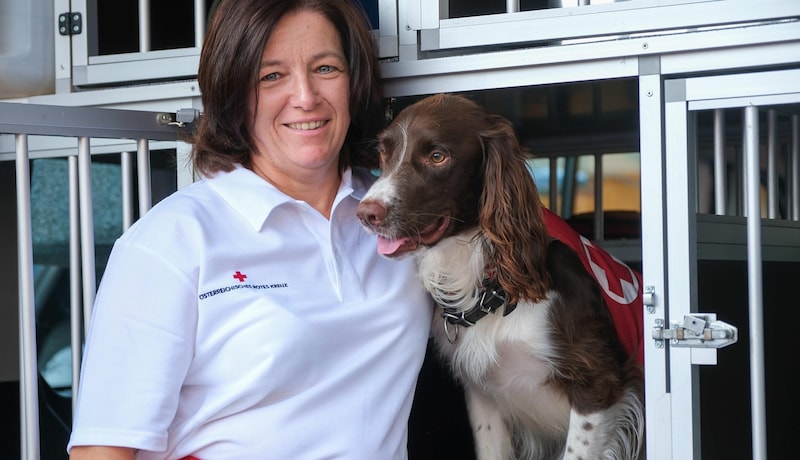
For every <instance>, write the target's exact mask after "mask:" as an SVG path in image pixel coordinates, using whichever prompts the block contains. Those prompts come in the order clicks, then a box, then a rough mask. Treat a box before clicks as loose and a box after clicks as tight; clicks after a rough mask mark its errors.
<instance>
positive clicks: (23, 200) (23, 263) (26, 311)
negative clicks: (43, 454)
mask: <svg viewBox="0 0 800 460" xmlns="http://www.w3.org/2000/svg"><path fill="white" fill-rule="evenodd" d="M15 141H16V151H17V164H16V166H17V168H16V180H17V239H18V241H17V253H18V255H17V267H18V270H19V368H20V369H19V390H20V449H21V452H22V458H24V459H26V460H38V458H39V391H38V388H39V387H38V371H37V368H36V367H37V366H36V348H37V347H36V311H35V310H36V303H35V301H34V292H33V280H34V279H33V235H32V224H31V173H30V164H29V160H28V136H27V135H25V134H17V135H16V136H15Z"/></svg>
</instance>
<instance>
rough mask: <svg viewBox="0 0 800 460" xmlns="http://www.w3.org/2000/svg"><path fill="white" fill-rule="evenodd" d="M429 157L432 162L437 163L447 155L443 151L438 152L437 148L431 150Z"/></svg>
mask: <svg viewBox="0 0 800 460" xmlns="http://www.w3.org/2000/svg"><path fill="white" fill-rule="evenodd" d="M430 158H431V162H432V163H434V164H439V163H441V162H443V161H444V160H446V159H447V155H445V154H444V153H443V152H440V151H439V150H434V151H433V152H431V157H430Z"/></svg>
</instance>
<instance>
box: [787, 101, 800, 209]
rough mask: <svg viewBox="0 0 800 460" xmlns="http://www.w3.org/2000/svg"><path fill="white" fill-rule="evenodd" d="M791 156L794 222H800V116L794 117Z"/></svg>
mask: <svg viewBox="0 0 800 460" xmlns="http://www.w3.org/2000/svg"><path fill="white" fill-rule="evenodd" d="M790 155H791V161H790V162H789V164H791V166H792V171H791V180H790V182H791V184H792V185H791V191H792V200H791V204H792V220H800V115H792V151H791V152H790Z"/></svg>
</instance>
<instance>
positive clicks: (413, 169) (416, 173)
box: [357, 94, 549, 300]
mask: <svg viewBox="0 0 800 460" xmlns="http://www.w3.org/2000/svg"><path fill="white" fill-rule="evenodd" d="M378 141H379V142H378V150H379V152H380V155H381V160H380V161H381V177H380V178H379V179H378V180H377V181H376V182H375V184H374V185H373V186H372V187H371V188H370V190H369V191H368V192H367V195H366V196H365V197H364V199H363V200H362V202H361V204H360V205H359V207H358V211H357V213H358V217H359V219H360V220H361V222H362V224H363V225H364V226H365V227H366V228H367V229H369V230H370V231H372V232H374V233H375V234H377V235H378V241H379V243H378V251H379V252H380V253H382V254H384V255H386V256H387V257H400V256H403V255H406V254H410V253H413V252H415V251H417V250H418V249H420V248H424V247H431V246H435V245H436V244H437V243H438V242H439V241H441V240H442V239H444V238H447V237H449V236H453V235H457V234H459V233H462V232H467V231H475V230H478V229H479V230H480V231H481V233H482V234H483V236H484V237H485V240H486V241H488V246H489V247H487V248H484V249H485V250H486V253H487V264H489V265H491V267H492V269H493V270H496V271H497V273H498V280H499V282H500V284H501V285H502V286H503V288H504V289H505V290H506V292H507V293H508V294H509V295H510V296H511V298H512V299H513V300H516V299H517V298H527V299H530V300H537V299H541V298H543V297H544V295H545V291H546V289H547V285H548V284H549V279H548V277H547V275H546V269H545V257H546V251H547V244H548V241H549V236H548V234H547V230H546V228H545V225H544V220H543V218H542V215H541V203H540V201H539V194H538V191H537V189H536V185H535V183H534V181H533V178H532V177H531V175H530V172H529V170H528V168H527V163H526V160H527V159H529V158H530V157H529V155H528V154H527V153H526V152H525V150H524V149H522V148H521V147H520V144H519V141H518V139H517V136H516V134H515V132H514V127H513V125H512V124H511V122H509V121H508V120H507V119H505V118H503V117H501V116H499V115H493V114H489V113H487V112H486V111H484V110H483V108H481V107H480V106H479V105H478V104H476V103H474V102H473V101H471V100H469V99H467V98H466V97H463V96H455V95H444V94H439V95H435V96H431V97H428V98H425V99H423V100H421V101H419V102H417V103H415V104H413V105H411V106H409V107H408V108H406V109H405V110H403V111H402V112H400V114H399V115H398V117H397V118H396V119H395V120H394V121H393V122H392V123H391V125H390V126H389V127H388V128H386V129H385V130H384V131H383V132H382V133H381V134H380V135H379V136H378Z"/></svg>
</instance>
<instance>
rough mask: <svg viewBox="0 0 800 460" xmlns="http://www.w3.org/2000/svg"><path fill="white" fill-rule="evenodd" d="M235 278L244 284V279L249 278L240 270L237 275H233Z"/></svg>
mask: <svg viewBox="0 0 800 460" xmlns="http://www.w3.org/2000/svg"><path fill="white" fill-rule="evenodd" d="M233 277H234V278H236V279H237V280H239V282H240V283H244V279H245V278H247V275H245V274H243V273H242V272H240V271H239V270H236V273H235V274H234V275H233Z"/></svg>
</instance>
